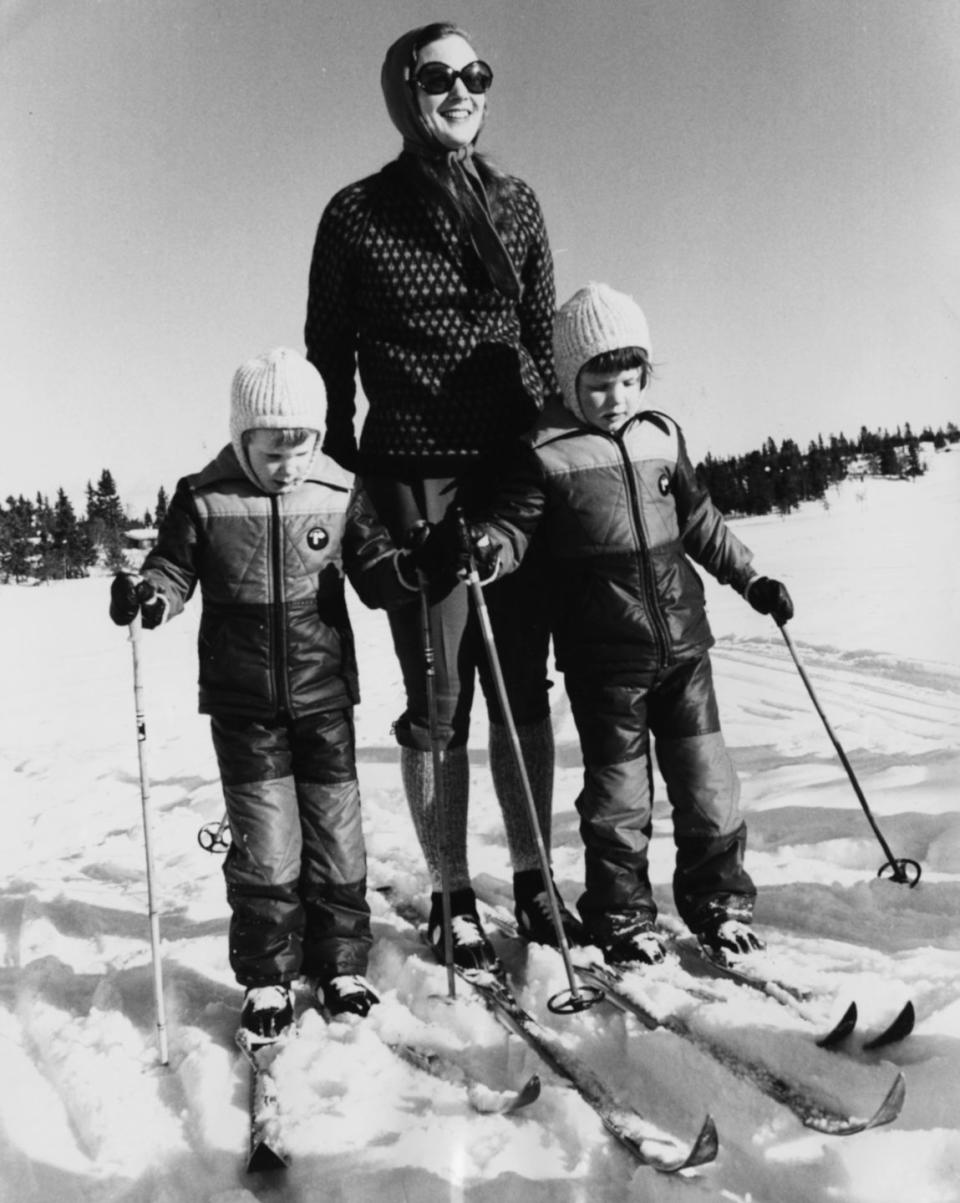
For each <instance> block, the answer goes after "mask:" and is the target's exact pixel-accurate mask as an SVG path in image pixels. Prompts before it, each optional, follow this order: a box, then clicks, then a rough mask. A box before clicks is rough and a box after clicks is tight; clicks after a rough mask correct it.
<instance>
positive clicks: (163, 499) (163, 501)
mask: <svg viewBox="0 0 960 1203" xmlns="http://www.w3.org/2000/svg"><path fill="white" fill-rule="evenodd" d="M167 508H168V503H167V491H166V489H164V487H163V485H161V486H160V488H159V490H158V491H157V505H156V510H155V512H154V519H153V520H154V522H156V524H157V526H159V525H160V524H161V522H163V520H164V518H166V516H167Z"/></svg>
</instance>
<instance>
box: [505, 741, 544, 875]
mask: <svg viewBox="0 0 960 1203" xmlns="http://www.w3.org/2000/svg"><path fill="white" fill-rule="evenodd" d="M517 735H518V736H519V739H520V750H521V752H522V753H523V762H524V764H525V766H526V769H527V777H528V778H529V779H530V790H531V792H532V794H533V804H534V809H535V810H536V812H537V820H538V821H539V824H540V830H541V832H542V834H543V842H544V846H545V847H546V849H547V853H548V855H549V852H550V813H551V809H552V805H553V724H552V723H551V721H550V719H549V718H545V719H542V720H541V721H540V722H538V723H529V724H527V725H526V726H523V727H518V728H517ZM490 772H491V774H492V776H493V788H494V791H495V792H496V795H497V801H498V802H499V803H500V809H501V811H502V812H503V822H504V827H505V829H506V833H507V846H508V848H509V849H510V861H511V864H512V865H513V871H514V873H521V872H523V871H524V870H525V869H539V868H540V857H539V856H538V855H537V842H536V839H535V837H534V834H533V832H532V831H531V830H530V819H529V817H528V814H527V804H526V802H525V800H524V797H523V781H522V779H521V777H520V773H519V771H518V770H517V764H516V760H515V759H514V755H513V745H512V743H511V741H510V733H509V731H508V730H507V728H506V727H505V726H504V725H503V724H501V723H491V724H490Z"/></svg>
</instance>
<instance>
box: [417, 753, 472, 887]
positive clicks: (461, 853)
mask: <svg viewBox="0 0 960 1203" xmlns="http://www.w3.org/2000/svg"><path fill="white" fill-rule="evenodd" d="M400 772H401V775H402V777H403V788H404V790H405V792H406V795H407V805H408V806H409V807H410V815H411V817H412V818H413V826H414V830H415V831H416V833H417V839H418V840H419V841H420V848H421V850H422V851H423V859H424V860H425V861H426V862H427V869H428V871H429V873H430V884H431V886H432V888H433V889H434V890H439V889H440V888H441V882H442V880H443V875H442V867H443V865H444V864H446V867H447V873H448V876H449V881H450V889H451V890H459V889H463V888H465V887H466V888H469V886H470V870H469V868H468V867H467V797H468V792H469V787H470V765H469V763H468V761H467V749H466V748H459V747H458V748H447V749H446V750H445V751H444V752H443V792H444V802H445V815H444V824H443V827H444V828H445V829H446V844H445V846H444V844H443V842H442V841H441V838H440V832H441V830H442V828H441V823H440V816H439V814H438V811H437V794H436V789H435V788H434V778H433V753H432V752H422V751H420V750H419V749H418V748H406V747H401V749H400Z"/></svg>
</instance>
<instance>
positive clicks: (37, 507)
mask: <svg viewBox="0 0 960 1203" xmlns="http://www.w3.org/2000/svg"><path fill="white" fill-rule="evenodd" d="M166 512H167V495H166V492H165V490H164V488H163V486H162V485H161V486H160V490H159V492H158V493H157V504H156V510H155V512H154V513H153V514H151V513H150V511H149V510H147V511H146V512H145V513H144V514H143V517H142V518H129V517H127V513H126V510H125V508H124V506H123V504H122V503H121V501H120V497H119V495H118V493H117V486H116V483H115V482H114V479H113V476H112V474H111V473H110V472H109V470H108V469H106V468H104V470H103V471H102V472H101V474H100V479H99V481H98V482H97V486H96V488H94V487H93V485H92V484H91V483H90V482H88V483H87V490H86V513H85V514H84V516H83V517H82V518H78V517H77V514H76V511H75V510H74V508H73V504H72V502H71V501H70V498H69V497H68V496H67V495H66V493H65V492H64V491H63V489H58V490H57V496H56V500H55V501H54V502H53V504H52V505H51V503H50V500H49V498H48V497H45V496H43V495H42V494H40V493H38V494H37V495H36V498H35V499H34V500H33V501H30V500H28V499H27V498H26V497H24V496H23V495H22V494H21V495H20V496H19V497H8V498H7V500H6V504H5V505H4V506H3V507H0V580H2V581H4V582H9V581H24V580H28V579H34V580H68V579H71V578H75V577H82V576H87V575H88V573H89V571H90V569H91V568H92V567H93V566H94V565H103V566H104V567H106V568H108V569H109V570H110V571H111V572H116V571H118V570H119V569H121V568H124V567H126V566H127V559H126V546H127V540H126V537H125V535H126V532H127V531H128V530H131V529H133V528H136V527H141V526H143V527H153V526H154V525H155V524H157V523H159V522H161V521H162V519H163V516H164V515H165V514H166Z"/></svg>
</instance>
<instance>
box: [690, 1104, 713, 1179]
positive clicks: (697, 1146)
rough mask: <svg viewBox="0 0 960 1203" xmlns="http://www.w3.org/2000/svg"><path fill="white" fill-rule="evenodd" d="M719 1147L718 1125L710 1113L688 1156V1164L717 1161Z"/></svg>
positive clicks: (704, 1163)
mask: <svg viewBox="0 0 960 1203" xmlns="http://www.w3.org/2000/svg"><path fill="white" fill-rule="evenodd" d="M719 1148H720V1136H719V1134H718V1133H717V1125H716V1124H715V1123H714V1121H713V1116H712V1115H710V1114H709V1113H708V1114H707V1115H706V1117H705V1118H704V1121H703V1127H702V1128H701V1129H700V1132H699V1134H698V1135H697V1139H696V1140H695V1141H694V1142H693V1147H692V1148H691V1150H690V1154H689V1156H688V1157H687V1163H686V1164H687V1166H694V1165H706V1164H707V1162H709V1161H715V1160H716V1156H717V1152H718V1150H719ZM684 1168H686V1167H684Z"/></svg>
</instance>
